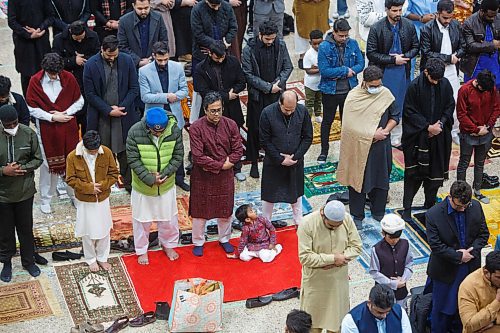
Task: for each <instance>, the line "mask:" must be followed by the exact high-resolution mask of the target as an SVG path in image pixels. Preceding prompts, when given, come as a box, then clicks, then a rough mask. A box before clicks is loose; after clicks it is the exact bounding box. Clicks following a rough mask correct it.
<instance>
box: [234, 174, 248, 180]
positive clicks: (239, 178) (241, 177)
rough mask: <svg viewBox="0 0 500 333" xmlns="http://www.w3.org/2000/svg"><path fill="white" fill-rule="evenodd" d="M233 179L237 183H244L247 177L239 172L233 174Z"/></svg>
mask: <svg viewBox="0 0 500 333" xmlns="http://www.w3.org/2000/svg"><path fill="white" fill-rule="evenodd" d="M234 178H236V179H237V180H238V181H239V182H244V181H245V180H246V179H247V176H245V175H244V174H243V173H241V172H238V173H236V174H234Z"/></svg>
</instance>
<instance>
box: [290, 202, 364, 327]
mask: <svg viewBox="0 0 500 333" xmlns="http://www.w3.org/2000/svg"><path fill="white" fill-rule="evenodd" d="M297 235H298V238H299V261H300V263H301V264H302V288H301V290H300V309H301V310H303V311H306V312H307V313H309V314H310V315H311V317H312V320H313V324H312V327H313V328H312V329H311V332H312V333H319V332H322V330H323V329H325V330H326V331H327V332H339V331H340V323H341V321H342V318H343V317H344V316H345V315H346V314H347V313H348V312H349V278H348V269H347V264H348V263H349V262H350V261H351V260H353V259H355V258H356V257H357V256H359V254H360V253H361V240H360V238H359V234H358V231H357V229H356V226H355V224H354V221H353V219H352V217H351V215H350V214H349V213H346V211H345V207H344V204H343V203H341V202H340V201H337V200H333V201H330V202H328V203H327V204H326V205H325V206H323V208H321V209H320V210H319V211H315V212H313V213H311V214H309V215H307V216H306V217H304V220H303V222H302V223H301V224H300V225H299V227H298V230H297Z"/></svg>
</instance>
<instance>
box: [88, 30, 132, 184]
mask: <svg viewBox="0 0 500 333" xmlns="http://www.w3.org/2000/svg"><path fill="white" fill-rule="evenodd" d="M83 85H84V89H85V97H86V98H87V100H88V103H89V107H88V110H87V122H88V123H87V126H88V129H89V130H94V131H98V132H99V135H100V137H101V141H102V144H103V145H104V146H106V147H108V148H109V149H111V151H112V152H113V153H114V154H116V156H117V160H118V163H119V165H120V175H121V176H122V180H123V184H124V186H125V189H126V190H127V191H128V192H129V193H130V191H131V190H132V185H131V182H132V178H131V177H132V176H131V174H130V167H129V166H128V163H127V154H126V151H125V142H126V140H127V133H128V131H129V129H130V128H131V127H132V125H133V124H135V123H136V122H138V121H139V120H140V114H139V112H138V111H137V110H136V108H135V99H136V97H137V96H138V95H139V83H138V82H137V70H136V68H135V65H134V62H133V60H132V58H131V57H130V56H129V55H128V54H126V53H123V52H119V50H118V40H117V39H116V37H115V36H108V37H106V38H104V41H103V42H102V46H101V52H100V53H99V54H96V55H95V56H93V57H92V58H90V59H89V60H88V61H87V62H86V64H85V68H84V72H83Z"/></svg>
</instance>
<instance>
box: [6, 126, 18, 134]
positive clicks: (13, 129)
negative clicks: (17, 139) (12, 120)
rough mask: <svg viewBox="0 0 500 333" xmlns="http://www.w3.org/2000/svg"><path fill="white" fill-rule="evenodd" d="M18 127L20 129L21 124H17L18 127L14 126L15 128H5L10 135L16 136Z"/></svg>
mask: <svg viewBox="0 0 500 333" xmlns="http://www.w3.org/2000/svg"><path fill="white" fill-rule="evenodd" d="M18 129H19V125H16V127H14V128H4V129H3V130H4V131H5V133H7V134H9V135H12V136H16V134H17V130H18Z"/></svg>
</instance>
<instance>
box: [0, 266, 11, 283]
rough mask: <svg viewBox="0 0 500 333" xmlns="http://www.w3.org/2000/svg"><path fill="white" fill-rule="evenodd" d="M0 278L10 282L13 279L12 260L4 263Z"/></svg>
mask: <svg viewBox="0 0 500 333" xmlns="http://www.w3.org/2000/svg"><path fill="white" fill-rule="evenodd" d="M0 280H2V281H3V282H10V280H12V263H11V262H10V261H9V262H6V263H4V264H3V268H2V272H1V273H0Z"/></svg>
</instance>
